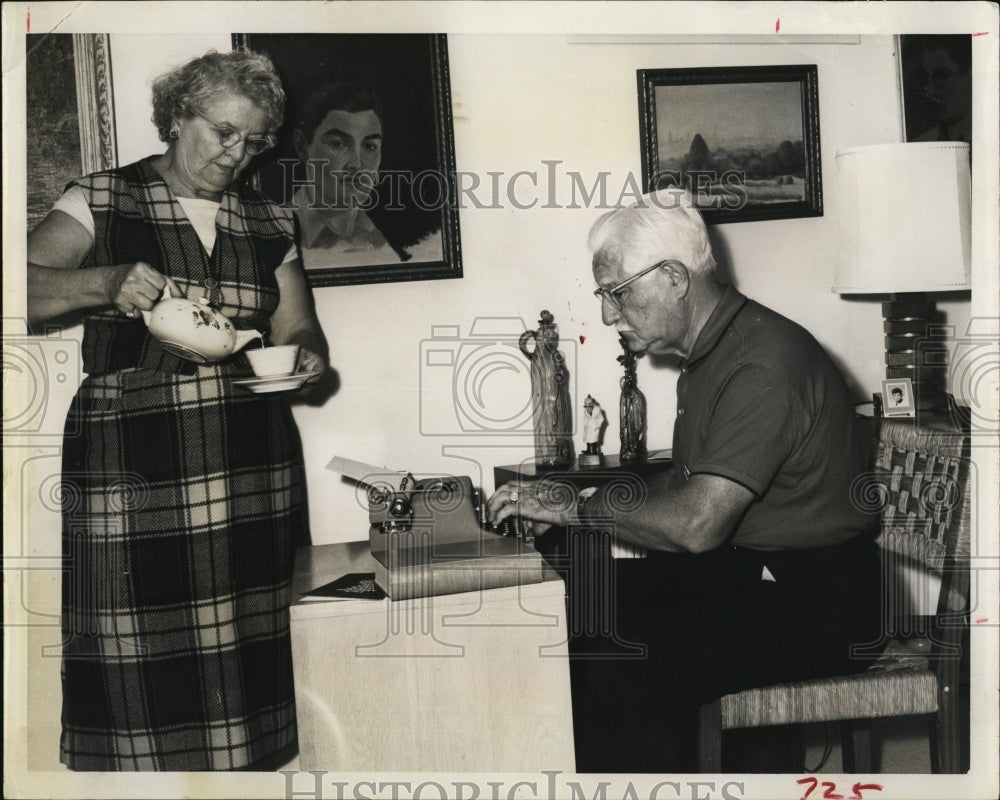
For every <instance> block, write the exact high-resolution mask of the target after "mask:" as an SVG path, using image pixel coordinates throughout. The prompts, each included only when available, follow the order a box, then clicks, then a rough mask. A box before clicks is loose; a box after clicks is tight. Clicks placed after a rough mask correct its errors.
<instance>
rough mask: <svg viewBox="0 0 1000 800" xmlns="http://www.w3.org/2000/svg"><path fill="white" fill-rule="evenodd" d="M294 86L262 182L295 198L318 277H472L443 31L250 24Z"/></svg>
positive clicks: (261, 169)
mask: <svg viewBox="0 0 1000 800" xmlns="http://www.w3.org/2000/svg"><path fill="white" fill-rule="evenodd" d="M233 40H234V42H233V43H234V46H237V47H246V48H249V49H251V50H255V51H257V52H262V53H266V54H267V55H268V56H269V57H270V58H271V60H272V61H273V62H274V65H275V68H276V69H277V70H278V73H279V74H280V75H281V80H282V83H283V84H284V87H285V93H286V98H287V102H286V111H285V126H284V127H283V128H282V130H281V131H279V133H278V139H279V141H278V145H277V147H276V148H275V149H274V150H273V151H271V152H269V153H268V154H267V155H266V156H263V157H261V158H259V159H258V160H257V175H256V179H257V181H258V186H259V188H260V190H261V191H262V192H263V193H264V194H266V195H267V196H268V197H270V198H271V199H272V200H274V201H275V202H277V203H279V204H282V205H284V206H286V207H288V208H291V209H293V211H294V213H295V216H296V220H297V227H298V235H299V250H300V252H301V254H302V264H303V267H304V268H305V273H306V278H307V280H308V281H309V283H310V284H311V285H312V286H343V285H348V284H361V283H385V282H389V281H419V280H438V279H441V278H461V277H462V255H461V237H460V235H459V229H458V210H457V208H456V204H455V203H454V202H453V199H454V198H453V196H452V194H453V186H452V183H453V180H452V177H451V176H453V175H454V172H455V144H454V132H453V123H452V111H451V89H450V82H449V73H448V42H447V37H446V36H445V35H444V34H388V33H387V34H381V33H379V34H353V33H351V34H339V33H337V34H330V33H240V34H235V35H234V36H233Z"/></svg>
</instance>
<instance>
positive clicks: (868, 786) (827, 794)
mask: <svg viewBox="0 0 1000 800" xmlns="http://www.w3.org/2000/svg"><path fill="white" fill-rule="evenodd" d="M795 782H796V783H801V784H806V783H808V784H809V788H808V789H806V793H805V794H804V795H802V799H801V800H808V798H809V795H811V794H812V793H813V792H814V791H815V789H816V787H817V786H822V787H823V794H822V795H821V796H822V797H823V800H864V795H863V794H862V792H866V791H867V792H881V791H882V786H881V785H880V784H878V783H860V782H858V783H856V784H854V786H852V787H851V796H850V797H848V798H845V797H844V795H842V794H837V784H835V783H833V782H832V781H823V782H822V783H820V781H819V780H818V779H817V778H800V779H799V780H797V781H795ZM818 796H819V795H818Z"/></svg>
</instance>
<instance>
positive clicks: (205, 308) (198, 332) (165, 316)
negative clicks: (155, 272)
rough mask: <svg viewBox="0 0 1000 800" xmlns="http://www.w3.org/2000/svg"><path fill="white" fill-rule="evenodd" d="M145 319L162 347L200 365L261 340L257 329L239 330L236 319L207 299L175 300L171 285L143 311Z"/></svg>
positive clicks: (183, 298)
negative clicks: (151, 306) (158, 299)
mask: <svg viewBox="0 0 1000 800" xmlns="http://www.w3.org/2000/svg"><path fill="white" fill-rule="evenodd" d="M142 318H143V319H144V320H145V322H146V326H147V327H148V328H149V332H150V333H151V334H152V335H153V337H154V338H155V339H156V340H157V341H159V343H160V347H162V348H163V349H164V350H166V351H167V352H168V353H173V354H174V355H175V356H180V357H181V358H185V359H187V360H188V361H194V362H195V363H198V364H206V363H212V362H215V361H221V360H222V359H224V358H227V357H228V356H230V355H232V354H233V353H235V352H237V351H238V350H242V349H243V348H244V347H246V346H247V345H248V344H249V343H250V342H252V341H253V340H254V339H260V338H261V335H260V334H259V333H258V332H257V331H255V330H247V331H238V330H236V326H235V325H233V322H232V320H231V319H229V317H227V316H226V315H225V314H223V313H222V312H220V311H216V310H215V309H214V308H212V307H211V306H210V305H208V301H207V300H205V299H202V300H200V301H198V302H195V301H194V300H188V299H187V298H186V297H173V296H172V295H171V294H170V287H169V286H164V287H163V296H162V297H161V298H160V301H159V302H158V303H157V304H156V305H155V306H153V308H152V310H150V311H143V312H142Z"/></svg>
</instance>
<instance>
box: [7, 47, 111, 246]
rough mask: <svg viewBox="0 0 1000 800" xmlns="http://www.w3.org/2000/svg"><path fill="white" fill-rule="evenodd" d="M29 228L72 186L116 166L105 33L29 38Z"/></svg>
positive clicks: (27, 98) (26, 85) (41, 218)
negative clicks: (84, 178) (92, 174)
mask: <svg viewBox="0 0 1000 800" xmlns="http://www.w3.org/2000/svg"><path fill="white" fill-rule="evenodd" d="M25 54H26V62H27V69H26V71H25V106H26V109H27V115H26V135H27V140H28V142H30V143H31V145H30V148H29V149H30V152H31V157H30V158H29V159H28V160H27V162H26V168H27V169H26V172H27V175H26V177H27V192H28V195H27V199H28V230H29V231H30V230H32V229H33V228H34V227H35V226H36V225H38V223H39V222H41V221H42V220H43V219H44V218H45V216H46V215H47V214H48V213H49V211H50V210H51V209H52V204H53V203H55V201H56V200H57V199H58V198H59V196H60V195H61V194H62V193H63V191H65V189H66V184H67V183H69V182H70V181H71V180H73V179H75V178H78V177H80V176H81V175H87V174H89V173H91V172H97V171H99V170H102V169H111V168H112V167H116V166H118V154H117V145H116V141H115V116H114V103H113V102H112V99H111V98H112V95H111V46H110V37H109V36H108V34H106V33H41V34H29V35H28V36H26V37H25Z"/></svg>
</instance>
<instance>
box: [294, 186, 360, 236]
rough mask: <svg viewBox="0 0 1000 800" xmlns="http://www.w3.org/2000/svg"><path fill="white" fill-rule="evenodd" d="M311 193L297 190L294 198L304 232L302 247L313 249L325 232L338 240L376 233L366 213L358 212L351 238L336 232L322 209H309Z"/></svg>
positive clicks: (295, 208)
mask: <svg viewBox="0 0 1000 800" xmlns="http://www.w3.org/2000/svg"><path fill="white" fill-rule="evenodd" d="M309 195H310V193H309V192H306V191H305V190H304V189H301V188H300V189H298V190H296V192H295V194H294V195H293V196H292V209H293V211H294V212H295V216H296V217H298V220H299V227H300V229H301V230H302V246H303V247H312V246H313V245H315V244H316V242H317V240H318V239H319V237H320V236H322V235H323V231H325V230H329V231H330V233H331V234H333V235H334V236H335V237H336V238H337V239H348V238H349V239H353V238H355V237H356V236H358V235H362V236H370V235H371V234H372V232H373V231H375V223H373V222H372V221H371V218H370V217H369V216H368V215H367V214H366V213H365V212H364V211H358V213H357V214H356V215H355V217H354V231H353V235H352V236H350V237H345V236H343V235H341V234H339V233H337V231H335V230H334V229H333V228H332V227H330V225H329V224H327V220H326V219H325V218H324V217H323V213H322V210H321V209H317V208H309V202H310V197H309Z"/></svg>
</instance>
